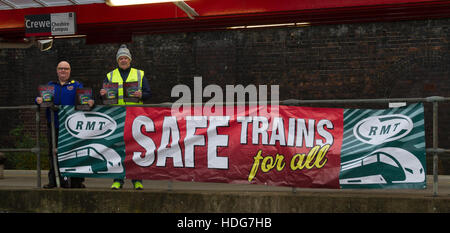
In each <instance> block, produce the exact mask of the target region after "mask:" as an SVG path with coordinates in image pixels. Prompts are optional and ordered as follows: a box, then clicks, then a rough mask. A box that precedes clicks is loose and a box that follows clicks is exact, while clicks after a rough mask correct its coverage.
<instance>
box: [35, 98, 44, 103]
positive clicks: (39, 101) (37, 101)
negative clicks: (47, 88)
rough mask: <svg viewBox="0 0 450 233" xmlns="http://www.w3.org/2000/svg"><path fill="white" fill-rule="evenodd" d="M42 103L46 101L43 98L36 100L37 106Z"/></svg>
mask: <svg viewBox="0 0 450 233" xmlns="http://www.w3.org/2000/svg"><path fill="white" fill-rule="evenodd" d="M42 102H44V99H42V97H37V98H36V103H37V104H42Z"/></svg>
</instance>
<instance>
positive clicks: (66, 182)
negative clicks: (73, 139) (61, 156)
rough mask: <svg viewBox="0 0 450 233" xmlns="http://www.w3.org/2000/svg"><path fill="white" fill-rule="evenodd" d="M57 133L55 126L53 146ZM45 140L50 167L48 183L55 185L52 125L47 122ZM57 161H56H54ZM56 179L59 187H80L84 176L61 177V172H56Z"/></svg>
mask: <svg viewBox="0 0 450 233" xmlns="http://www.w3.org/2000/svg"><path fill="white" fill-rule="evenodd" d="M58 135H59V131H58V129H57V128H55V147H57V146H58ZM47 140H48V161H49V163H50V169H49V170H48V183H49V184H50V185H52V186H56V174H55V165H54V161H53V147H52V127H51V125H50V124H47ZM56 162H58V161H56ZM58 175H59V176H58V179H59V181H60V182H59V183H60V184H61V187H63V188H81V184H82V183H83V181H84V178H78V177H61V174H60V173H59V172H58Z"/></svg>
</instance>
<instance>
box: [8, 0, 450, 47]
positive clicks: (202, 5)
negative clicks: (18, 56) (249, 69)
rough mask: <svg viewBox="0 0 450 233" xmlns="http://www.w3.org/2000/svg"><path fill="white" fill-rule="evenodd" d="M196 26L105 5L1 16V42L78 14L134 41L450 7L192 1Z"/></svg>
mask: <svg viewBox="0 0 450 233" xmlns="http://www.w3.org/2000/svg"><path fill="white" fill-rule="evenodd" d="M186 2H187V3H188V4H189V5H190V6H191V7H192V8H194V9H195V11H196V12H197V13H198V14H199V15H200V16H198V17H196V18H195V19H194V20H191V19H189V18H188V17H187V15H186V14H185V13H184V12H183V11H182V10H180V9H178V8H177V7H176V6H175V5H174V4H171V3H160V4H147V5H134V6H122V7H110V6H107V5H106V4H88V5H76V6H61V7H45V8H28V9H17V10H0V37H2V36H3V37H5V36H8V35H9V36H18V37H20V36H22V37H23V36H24V18H25V15H33V14H48V13H60V12H76V16H77V28H78V33H79V34H88V35H90V34H95V35H97V36H99V35H103V36H108V34H109V36H110V37H111V38H112V37H114V36H116V37H130V35H131V33H152V32H173V31H190V30H212V29H215V28H218V27H219V28H220V27H222V28H223V27H226V26H236V25H247V24H269V23H282V22H303V21H308V22H311V23H312V24H323V23H346V22H368V21H385V20H402V19H422V18H439V17H450V2H449V1H433V0H365V1H354V0H278V1H273V0H227V1H216V0H191V1H186Z"/></svg>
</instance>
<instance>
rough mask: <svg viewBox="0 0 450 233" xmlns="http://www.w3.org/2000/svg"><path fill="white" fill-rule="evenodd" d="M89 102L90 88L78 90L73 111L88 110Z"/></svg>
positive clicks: (90, 96) (90, 97) (90, 98)
mask: <svg viewBox="0 0 450 233" xmlns="http://www.w3.org/2000/svg"><path fill="white" fill-rule="evenodd" d="M89 100H92V88H78V89H77V100H76V105H75V109H76V110H83V111H86V110H90V109H91V107H90V106H89V104H88V101H89Z"/></svg>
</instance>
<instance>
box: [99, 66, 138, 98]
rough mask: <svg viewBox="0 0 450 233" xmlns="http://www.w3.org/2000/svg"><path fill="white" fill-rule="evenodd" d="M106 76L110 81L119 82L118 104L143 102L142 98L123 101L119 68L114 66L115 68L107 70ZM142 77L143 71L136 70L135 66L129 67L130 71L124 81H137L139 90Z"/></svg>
mask: <svg viewBox="0 0 450 233" xmlns="http://www.w3.org/2000/svg"><path fill="white" fill-rule="evenodd" d="M106 77H107V78H108V81H109V82H110V83H118V84H119V90H118V92H119V93H118V95H119V96H118V97H119V100H118V102H117V104H118V105H124V104H126V105H133V104H143V103H144V102H143V101H142V99H141V100H140V101H139V102H138V103H134V102H125V101H124V99H123V95H124V91H123V79H122V77H121V76H120V72H119V68H116V69H115V70H113V71H111V72H109V73H108V74H106ZM142 77H144V71H142V70H138V69H135V68H131V70H130V73H129V74H128V77H127V79H126V80H127V81H126V82H138V86H139V90H140V91H142Z"/></svg>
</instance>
